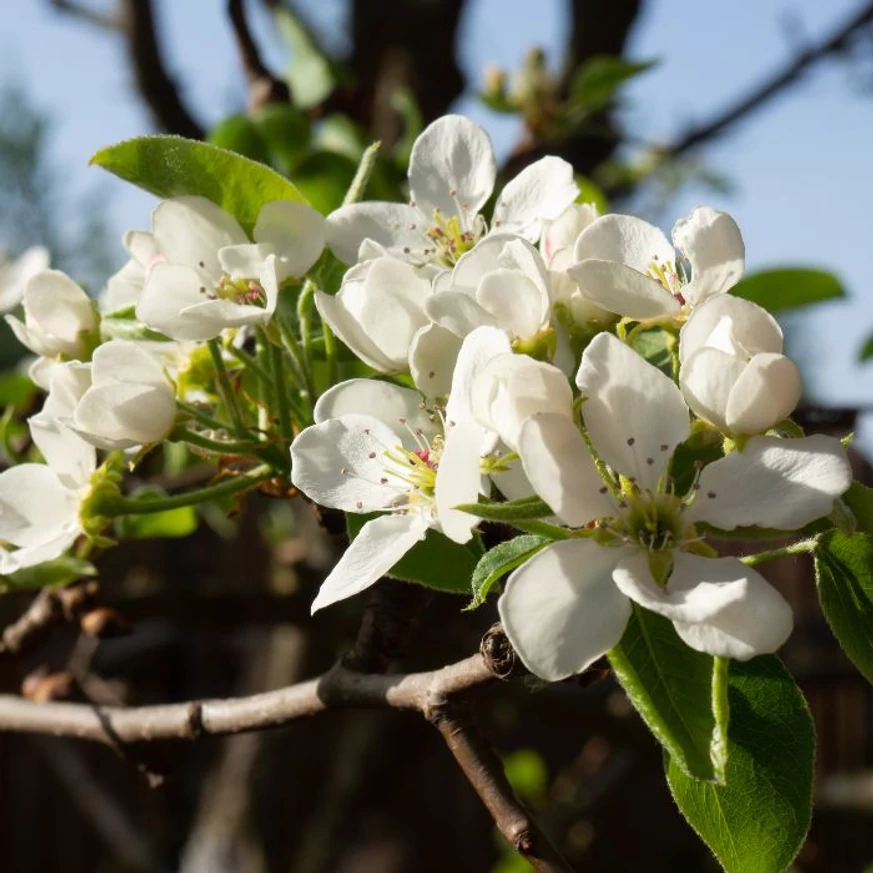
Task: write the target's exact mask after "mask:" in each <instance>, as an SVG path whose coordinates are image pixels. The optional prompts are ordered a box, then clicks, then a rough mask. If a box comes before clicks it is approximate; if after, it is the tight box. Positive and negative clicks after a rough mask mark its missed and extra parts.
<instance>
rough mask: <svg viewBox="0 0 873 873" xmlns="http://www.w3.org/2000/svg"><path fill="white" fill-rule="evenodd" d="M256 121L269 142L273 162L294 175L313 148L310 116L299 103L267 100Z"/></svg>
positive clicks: (259, 130)
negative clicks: (296, 168) (310, 146)
mask: <svg viewBox="0 0 873 873" xmlns="http://www.w3.org/2000/svg"><path fill="white" fill-rule="evenodd" d="M253 121H254V123H255V125H256V127H257V129H258V132H259V133H260V135H261V137H262V138H263V140H264V142H265V143H266V145H267V149H268V152H269V156H270V163H271V164H272V165H273V166H276V167H278V168H279V169H280V170H282V172H284V173H286V174H287V175H289V176H290V175H291V172H292V170H293V169H294V167H295V165H296V164H297V162H298V161H300V160H301V159H302V158H303V156H304V155H305V154H306V152H307V151H308V150H309V143H310V139H311V135H312V131H311V125H310V122H309V119H308V118H307V117H306V115H305V114H304V113H303V112H301V111H300V109H298V108H297V107H296V106H290V105H289V104H287V103H267V104H266V106H263V107H262V108H261V109H259V110H258V112H257V114H256V115H255V116H254V118H253Z"/></svg>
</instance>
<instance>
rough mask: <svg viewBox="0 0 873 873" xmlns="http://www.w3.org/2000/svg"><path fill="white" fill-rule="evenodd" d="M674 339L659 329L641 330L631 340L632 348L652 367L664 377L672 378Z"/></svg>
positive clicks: (671, 335) (667, 332)
mask: <svg viewBox="0 0 873 873" xmlns="http://www.w3.org/2000/svg"><path fill="white" fill-rule="evenodd" d="M676 343H677V340H676V337H675V336H673V334H671V333H670V332H669V331H666V330H663V329H662V328H660V327H655V328H652V329H651V330H643V331H640V333H638V334H637V335H636V336H635V337H634V340H633V348H634V349H635V350H636V351H637V352H638V353H639V354H640V355H642V356H643V357H644V358H645V359H646V360H647V361H648V362H649V363H650V364H652V366H654V367H657V368H658V369H659V370H661V371H662V372H663V373H664V374H665V375H666V376H670V378H672V377H673V352H672V350H673V349H674V348H675V347H676Z"/></svg>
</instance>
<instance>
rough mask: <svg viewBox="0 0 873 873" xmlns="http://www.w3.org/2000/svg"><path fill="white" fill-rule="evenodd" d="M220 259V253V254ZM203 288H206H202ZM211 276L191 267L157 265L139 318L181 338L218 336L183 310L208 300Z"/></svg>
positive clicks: (139, 308)
mask: <svg viewBox="0 0 873 873" xmlns="http://www.w3.org/2000/svg"><path fill="white" fill-rule="evenodd" d="M215 257H216V262H217V257H218V256H217V253H216V256H215ZM201 289H202V290H201ZM211 290H212V289H211V288H210V287H209V279H208V278H207V277H206V276H205V275H204V274H203V273H199V272H198V271H197V270H194V269H192V268H191V267H185V266H179V265H177V264H168V263H160V264H155V266H154V268H153V269H152V271H151V273H149V277H148V279H146V283H145V285H144V286H143V289H142V294H141V295H140V298H139V300H138V301H137V303H136V317H137V318H138V319H139V320H140V321H141V322H142V323H143V324H146V325H148V326H149V327H151V328H154V329H155V330H159V331H160V332H161V333H164V334H166V335H167V336H169V337H172V338H173V339H177V340H198V341H200V340H207V339H212V337H214V336H217V335H218V333H217V332H213V330H212V327H211V326H209V327H207V326H206V325H204V324H203V323H202V322H201V321H200V320H199V319H198V318H197V317H196V316H193V317H192V316H187V317H186V316H183V315H182V311H183V310H185V309H187V308H189V307H191V306H195V305H197V304H199V303H202V302H203V301H204V300H206V299H207V298H206V293H207V291H211Z"/></svg>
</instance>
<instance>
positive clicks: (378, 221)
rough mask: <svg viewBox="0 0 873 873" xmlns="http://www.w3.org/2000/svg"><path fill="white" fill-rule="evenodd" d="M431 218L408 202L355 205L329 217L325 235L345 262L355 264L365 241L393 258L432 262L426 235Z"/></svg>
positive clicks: (430, 244)
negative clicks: (378, 247)
mask: <svg viewBox="0 0 873 873" xmlns="http://www.w3.org/2000/svg"><path fill="white" fill-rule="evenodd" d="M428 226H429V221H428V219H427V216H425V215H422V214H421V212H420V211H419V210H418V209H416V208H415V207H414V206H408V205H407V204H405V203H381V202H378V201H372V202H368V203H353V204H352V205H350V206H341V207H340V208H339V209H337V210H336V211H335V212H331V214H330V215H328V217H327V219H326V223H325V236H326V239H327V244H328V246H329V247H330V250H331V251H332V252H333V253H334V254H335V255H336V256H337V257H338V258H339V259H340V260H341V261H342V262H343V263H344V264H355V263H357V262H358V254H359V252H360V250H361V245H362V244H363V243H364V241H365V240H372V241H373V242H374V243H377V244H378V245H379V246H382V247H384V249H385V251H387V252H388V254H390V255H392V256H393V257H397V258H407V259H409V260H411V261H415V262H417V261H427V260H429V251H430V250H431V249H432V248H433V243H432V242H431V241H430V240H429V239H428V238H427V237H426V236H425V231H426V230H427V228H428Z"/></svg>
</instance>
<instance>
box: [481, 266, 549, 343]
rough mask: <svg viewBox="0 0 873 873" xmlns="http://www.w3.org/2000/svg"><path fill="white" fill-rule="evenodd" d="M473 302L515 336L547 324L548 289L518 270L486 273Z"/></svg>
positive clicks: (529, 334) (527, 335) (534, 331)
mask: <svg viewBox="0 0 873 873" xmlns="http://www.w3.org/2000/svg"><path fill="white" fill-rule="evenodd" d="M476 301H477V302H478V303H479V305H480V306H481V307H482V308H483V309H485V310H486V312H488V313H490V314H491V315H492V316H493V318H494V319H495V321H496V322H497V324H499V325H500V326H501V327H504V328H506V329H507V330H508V331H509V332H510V333H512V334H513V335H514V336H518V337H532V336H534V335H535V334H536V333H537V332H538V331H540V330H542V329H543V327H545V326H546V325H548V323H549V297H548V292H547V291H546V289H545V288H540V287H537V285H536V283H535V282H534V281H533V280H532V279H530V278H528V277H527V276H526V275H525V274H524V273H521V272H519V271H518V270H504V269H500V270H494V271H493V272H491V273H489V274H488V275H487V276H485V278H484V279H483V280H482V282H481V283H480V285H479V290H478V291H477V292H476Z"/></svg>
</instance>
